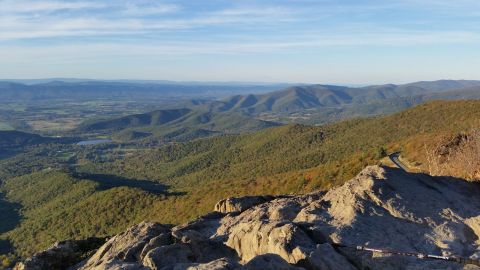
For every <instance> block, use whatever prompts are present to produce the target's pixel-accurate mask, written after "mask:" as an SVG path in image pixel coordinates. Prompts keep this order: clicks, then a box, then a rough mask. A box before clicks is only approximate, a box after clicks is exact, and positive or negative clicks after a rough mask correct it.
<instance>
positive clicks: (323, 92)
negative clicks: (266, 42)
mask: <svg viewBox="0 0 480 270" xmlns="http://www.w3.org/2000/svg"><path fill="white" fill-rule="evenodd" d="M473 87H479V88H478V89H480V81H466V80H465V81H454V80H441V81H432V82H416V83H409V84H404V85H394V84H387V85H374V86H367V87H362V88H351V87H344V86H334V85H306V86H295V87H289V88H287V89H284V90H281V91H275V92H270V93H266V94H258V95H255V94H250V95H236V96H233V97H230V98H227V99H224V100H221V101H219V102H216V103H214V104H212V105H211V107H212V108H213V109H214V110H217V111H243V112H247V113H254V114H255V113H262V112H279V113H281V112H293V111H298V110H305V109H312V108H323V107H338V106H345V105H360V104H368V103H372V102H379V101H384V100H389V99H396V98H404V97H415V96H421V97H422V98H421V99H422V100H430V99H433V98H439V99H441V98H442V95H441V93H446V92H448V93H447V94H446V95H445V97H449V98H461V96H462V94H461V93H463V92H468V94H469V95H468V96H469V97H475V98H480V91H479V92H478V95H476V94H475V89H474V88H473ZM454 90H455V91H456V92H457V93H456V94H453V92H450V91H454ZM430 95H432V98H429V96H430Z"/></svg>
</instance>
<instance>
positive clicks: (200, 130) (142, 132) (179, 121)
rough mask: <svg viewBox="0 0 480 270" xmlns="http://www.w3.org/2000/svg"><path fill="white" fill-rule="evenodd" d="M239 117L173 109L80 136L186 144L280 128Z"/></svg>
mask: <svg viewBox="0 0 480 270" xmlns="http://www.w3.org/2000/svg"><path fill="white" fill-rule="evenodd" d="M277 125H278V124H277V123H273V122H268V121H263V120H257V119H254V118H252V117H248V116H243V115H241V114H238V113H230V112H224V113H220V112H218V113H214V112H209V111H202V110H190V109H185V108H184V109H171V110H157V111H153V112H149V113H144V114H136V115H128V116H124V117H120V118H116V119H110V120H100V121H89V122H86V123H83V124H82V125H81V126H80V127H79V128H78V129H77V130H76V132H80V133H85V132H87V133H93V134H105V135H112V134H113V137H114V138H115V139H117V140H120V141H130V140H137V139H146V138H148V137H150V139H161V140H167V141H173V140H175V141H186V140H190V139H195V138H200V137H208V136H211V135H218V134H235V133H242V132H251V131H257V130H260V129H264V128H268V127H273V126H277Z"/></svg>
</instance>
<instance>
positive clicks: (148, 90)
mask: <svg viewBox="0 0 480 270" xmlns="http://www.w3.org/2000/svg"><path fill="white" fill-rule="evenodd" d="M285 85H286V84H258V85H256V84H233V83H232V84H213V83H212V84H211V85H209V84H193V83H185V84H181V83H174V82H148V81H146V82H129V81H125V82H117V81H112V82H110V81H68V82H64V81H48V82H42V83H37V84H28V85H27V84H22V83H18V82H11V81H0V101H30V100H41V99H47V100H48V99H65V98H68V99H71V98H75V99H80V100H85V99H87V100H88V99H95V98H115V99H132V100H142V99H162V98H167V97H177V98H178V97H183V98H185V97H188V98H198V97H210V98H215V97H218V96H222V97H226V96H231V95H234V94H239V93H261V92H268V91H273V90H277V89H281V88H283V87H285Z"/></svg>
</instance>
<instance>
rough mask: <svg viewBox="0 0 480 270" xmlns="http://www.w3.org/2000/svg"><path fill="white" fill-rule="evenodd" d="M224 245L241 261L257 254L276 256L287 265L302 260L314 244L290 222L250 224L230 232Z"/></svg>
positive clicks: (253, 222) (239, 226) (258, 222)
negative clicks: (231, 249)
mask: <svg viewBox="0 0 480 270" xmlns="http://www.w3.org/2000/svg"><path fill="white" fill-rule="evenodd" d="M226 244H227V245H228V246H229V247H231V248H233V249H235V250H236V251H237V254H238V256H239V257H240V258H241V259H242V261H250V260H251V259H253V258H255V257H256V256H258V255H262V254H267V253H273V254H277V255H279V256H280V257H282V258H283V259H284V260H286V261H287V262H289V263H292V264H295V263H298V262H299V261H301V260H304V259H305V258H306V257H307V256H308V254H309V252H310V251H312V250H313V249H314V248H315V243H314V242H313V241H312V240H311V239H310V238H309V237H308V236H307V235H306V233H305V232H304V231H303V230H301V229H300V228H299V227H298V226H296V225H295V224H293V223H291V222H277V221H272V222H268V221H252V222H248V223H240V224H238V225H236V226H235V227H234V228H232V229H231V233H230V234H229V237H228V240H227V242H226Z"/></svg>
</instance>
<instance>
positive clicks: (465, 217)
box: [17, 166, 480, 270]
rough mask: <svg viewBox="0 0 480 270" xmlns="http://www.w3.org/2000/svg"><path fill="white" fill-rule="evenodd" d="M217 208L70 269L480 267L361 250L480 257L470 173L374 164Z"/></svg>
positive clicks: (136, 230)
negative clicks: (289, 192)
mask: <svg viewBox="0 0 480 270" xmlns="http://www.w3.org/2000/svg"><path fill="white" fill-rule="evenodd" d="M215 210H216V211H215V212H213V213H211V214H208V215H206V216H203V217H200V218H198V219H197V220H194V221H192V222H189V223H186V224H182V225H179V226H176V227H173V228H171V227H168V226H165V225H161V224H157V223H148V222H143V223H140V224H138V225H136V226H133V227H131V228H130V229H128V230H127V231H126V232H124V233H121V234H119V235H116V236H114V237H113V238H111V239H109V240H108V241H107V242H106V243H105V244H104V245H103V246H101V247H100V248H99V249H98V250H97V251H96V253H95V254H94V255H93V256H91V257H90V258H89V259H87V260H85V261H83V262H81V263H79V264H76V265H73V266H71V267H70V269H76V270H90V269H96V270H103V269H132V270H133V269H155V270H157V269H162V270H167V269H172V270H173V269H175V270H176V269H182V270H183V269H185V270H186V269H191V270H194V269H217V270H220V269H225V270H226V269H238V270H240V269H243V270H246V269H308V270H337V269H347V270H350V269H352V270H355V269H372V270H374V269H379V270H380V269H411V270H413V269H452V270H457V269H458V270H460V269H472V270H473V269H480V267H478V266H475V265H464V264H459V263H456V262H448V261H440V260H427V259H419V258H416V257H406V256H398V255H390V254H382V253H371V252H367V251H357V250H355V249H354V248H351V247H356V246H366V247H372V248H377V249H388V250H398V251H403V252H419V253H428V254H434V255H443V256H461V257H465V258H471V259H480V258H479V257H480V187H479V185H478V184H477V183H469V182H466V181H463V180H460V179H453V178H447V177H431V176H428V175H424V174H409V173H405V172H403V171H401V170H399V169H395V168H389V167H379V166H370V167H367V168H365V169H364V170H363V171H362V172H361V173H360V174H359V175H358V176H357V177H355V178H354V179H352V180H350V181H348V182H346V183H345V184H344V185H342V186H340V187H337V188H333V189H331V190H330V191H328V192H317V193H310V194H306V195H300V196H282V197H273V196H258V197H254V196H249V197H245V198H229V199H226V200H222V201H221V202H219V203H218V204H217V205H216V206H215ZM336 244H342V245H345V246H348V247H339V246H338V245H336ZM44 252H45V251H44ZM62 254H63V256H67V255H65V254H64V253H62ZM33 259H35V256H34V257H33V258H31V259H30V260H33ZM40 259H41V258H40ZM40 259H38V260H40ZM23 266H24V267H23V268H17V269H42V268H29V267H27V266H25V265H23Z"/></svg>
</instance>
